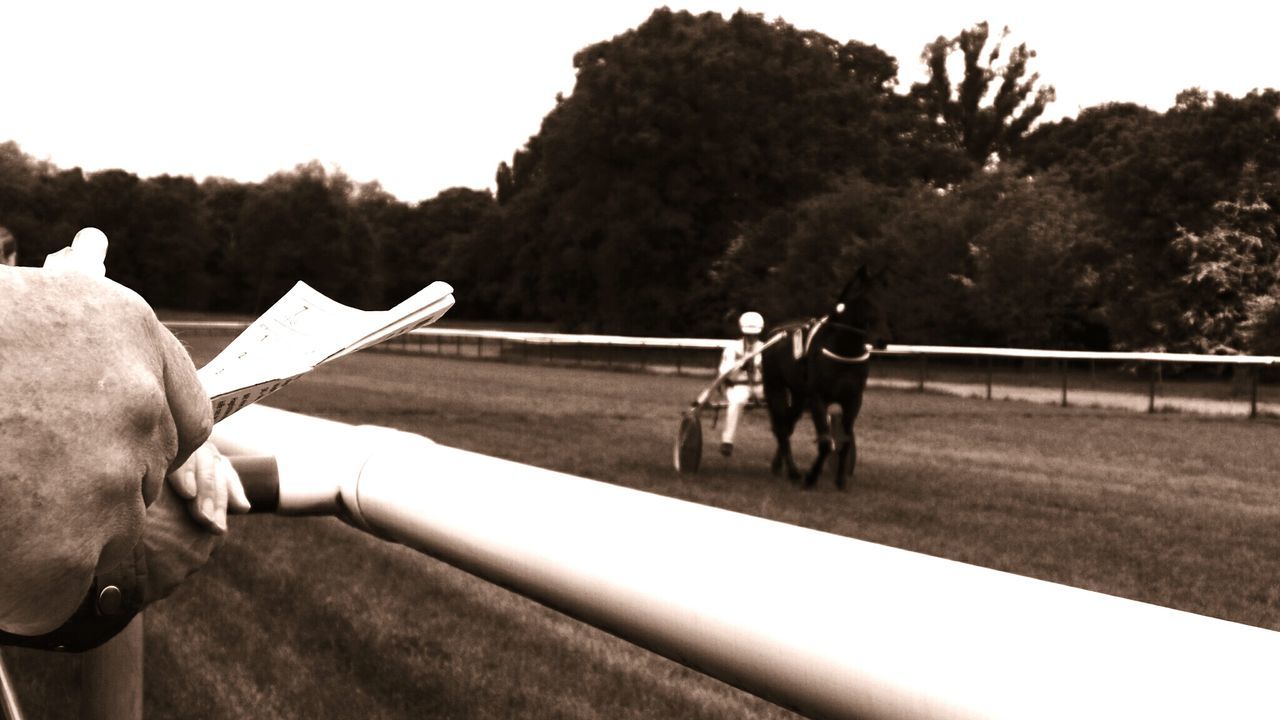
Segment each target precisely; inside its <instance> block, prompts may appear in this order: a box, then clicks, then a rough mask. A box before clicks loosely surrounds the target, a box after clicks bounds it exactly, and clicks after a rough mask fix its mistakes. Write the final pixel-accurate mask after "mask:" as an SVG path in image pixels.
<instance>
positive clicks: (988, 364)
mask: <svg viewBox="0 0 1280 720" xmlns="http://www.w3.org/2000/svg"><path fill="white" fill-rule="evenodd" d="M991 364H992V360H991V358H990V357H988V358H987V399H988V400H990V399H991V372H992V371H991Z"/></svg>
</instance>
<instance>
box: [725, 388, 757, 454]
mask: <svg viewBox="0 0 1280 720" xmlns="http://www.w3.org/2000/svg"><path fill="white" fill-rule="evenodd" d="M724 399H725V400H726V401H728V403H729V407H727V408H725V411H724V432H723V433H722V434H721V435H720V442H722V443H728V444H730V445H732V444H733V436H734V435H735V434H737V432H738V421H739V420H741V419H742V409H743V408H745V407H746V406H747V401H748V400H750V399H751V385H749V384H748V383H742V384H741V385H730V386H729V387H727V388H725V389H724Z"/></svg>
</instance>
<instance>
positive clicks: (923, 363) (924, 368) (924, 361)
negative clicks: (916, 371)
mask: <svg viewBox="0 0 1280 720" xmlns="http://www.w3.org/2000/svg"><path fill="white" fill-rule="evenodd" d="M928 372H929V356H928V355H921V356H920V383H919V385H918V386H917V387H916V390H917V391H919V392H924V379H925V375H926V374H927V373H928Z"/></svg>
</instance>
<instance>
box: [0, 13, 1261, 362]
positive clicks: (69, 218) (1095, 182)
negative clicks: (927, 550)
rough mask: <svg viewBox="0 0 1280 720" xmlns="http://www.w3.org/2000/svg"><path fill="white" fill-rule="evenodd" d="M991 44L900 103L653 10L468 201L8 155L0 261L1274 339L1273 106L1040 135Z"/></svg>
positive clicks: (582, 309)
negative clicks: (96, 247) (865, 270)
mask: <svg viewBox="0 0 1280 720" xmlns="http://www.w3.org/2000/svg"><path fill="white" fill-rule="evenodd" d="M1005 42H1006V37H1005V34H1003V33H992V32H991V30H990V28H989V27H988V26H987V25H986V24H985V23H983V24H978V25H976V26H974V27H971V28H967V29H965V30H963V31H961V32H959V33H958V34H956V35H954V36H947V35H943V36H939V37H938V38H936V39H935V40H934V41H932V42H929V43H927V44H925V45H923V46H922V53H921V56H920V58H919V61H920V62H923V63H924V64H925V66H926V68H927V70H928V73H929V74H928V80H927V81H925V82H923V83H919V84H916V85H914V86H912V87H910V88H906V89H902V88H899V87H898V80H897V75H898V67H899V66H898V60H897V59H896V58H893V57H891V56H889V55H888V54H886V53H885V52H883V51H882V50H880V49H879V48H877V47H875V46H874V45H869V44H865V43H862V42H858V41H848V42H839V41H836V40H834V39H832V38H829V37H827V36H825V35H823V34H821V33H818V32H814V31H805V30H800V29H797V28H795V27H793V26H791V25H789V24H788V23H786V22H784V21H782V20H777V21H773V22H768V21H766V20H764V19H763V18H762V17H761V16H758V15H753V14H750V13H745V12H739V13H737V14H735V15H733V16H732V17H729V18H725V17H723V16H721V15H718V14H715V13H707V14H701V15H694V14H690V13H687V12H672V11H670V10H667V9H660V10H657V11H655V12H654V13H653V14H652V15H651V16H650V18H649V19H648V20H647V21H645V22H644V23H643V24H642V25H640V26H639V27H637V28H635V29H632V30H629V31H627V32H624V33H622V34H620V35H618V36H616V37H614V38H612V39H610V40H607V41H604V42H600V43H597V44H595V45H592V46H589V47H587V48H584V49H583V50H581V51H580V52H579V53H577V54H576V55H575V57H574V59H573V62H574V66H575V68H576V71H577V80H576V84H575V87H574V89H573V92H572V93H571V94H570V95H569V96H567V97H557V98H556V104H555V107H554V108H553V109H552V110H551V112H550V113H548V115H547V116H546V117H545V118H544V119H543V121H542V124H541V127H540V129H539V131H538V132H537V134H535V135H533V136H532V137H530V138H529V140H528V142H527V143H526V144H525V145H524V146H523V147H521V148H520V149H518V150H517V151H516V152H515V153H514V155H513V157H512V159H511V161H510V162H504V163H502V164H500V165H499V167H498V168H497V171H496V177H495V186H496V192H493V193H491V192H489V191H484V190H472V189H467V188H453V189H450V190H446V191H444V192H442V193H440V194H439V195H437V196H436V197H434V198H431V199H429V200H425V201H423V202H420V203H416V204H408V203H404V202H401V201H399V200H397V199H395V198H394V197H392V196H390V195H389V194H387V193H385V192H383V191H382V190H381V189H380V188H379V187H378V186H377V185H376V184H358V183H354V182H352V181H351V180H350V179H349V178H347V177H346V176H345V175H343V174H342V173H340V172H327V171H326V170H325V169H324V168H323V167H322V166H321V165H319V164H318V163H312V164H308V165H304V166H299V167H297V168H294V169H292V170H289V171H284V172H280V173H278V174H276V175H273V176H272V177H270V178H268V179H266V180H265V181H263V182H259V183H241V182H234V181H230V180H225V179H217V178H211V179H208V180H205V181H203V182H196V181H194V180H193V179H191V178H187V177H172V176H160V177H153V178H146V179H143V178H139V177H137V176H136V175H133V174H131V173H127V172H124V171H120V170H110V171H105V172H96V173H91V174H86V173H84V172H82V171H81V170H79V169H72V170H63V169H59V168H57V167H53V166H51V165H49V164H48V163H42V162H38V161H36V160H34V159H32V158H30V157H28V156H27V155H25V154H23V153H22V151H21V149H20V148H19V147H18V146H16V145H15V144H14V143H7V144H4V145H0V225H4V226H7V227H8V228H9V229H10V230H12V231H13V233H14V234H15V235H16V236H18V238H19V239H20V242H21V246H20V258H19V259H20V262H23V263H25V264H36V263H38V262H39V261H40V260H42V259H43V257H44V255H45V254H46V253H48V252H51V251H53V250H56V249H58V248H60V247H62V246H64V245H65V244H66V243H67V241H68V240H69V239H70V238H71V237H72V235H74V233H75V231H76V230H77V229H79V228H80V227H82V226H86V225H93V226H96V227H99V228H101V229H102V230H103V231H105V232H106V233H107V235H108V236H109V237H110V238H111V241H112V252H111V254H110V256H109V257H108V261H107V262H108V272H109V273H110V275H111V276H112V277H114V278H115V279H117V280H118V281H120V282H122V283H124V284H126V285H128V286H130V287H133V288H134V289H135V290H137V291H138V292H140V293H141V294H142V295H143V296H144V297H146V298H147V299H148V300H149V301H150V302H151V303H152V304H153V305H155V306H158V307H166V308H174V309H190V310H207V311H219V312H238V313H257V312H260V311H261V310H263V309H264V308H265V307H266V306H267V305H269V304H270V303H271V302H273V301H274V300H275V299H276V298H277V297H279V296H280V295H281V294H283V292H285V291H286V290H287V289H288V288H289V287H290V286H291V285H292V284H293V282H295V281H296V280H299V279H301V280H305V281H306V282H308V283H310V284H312V285H314V286H315V287H317V288H318V289H320V290H321V291H323V292H325V293H326V294H328V295H330V296H332V297H334V298H336V299H338V300H340V301H342V302H345V303H349V304H352V305H356V306H360V307H385V306H389V305H391V304H394V303H395V302H398V301H399V300H401V299H403V298H404V297H406V296H407V295H409V294H410V293H412V292H413V291H414V290H416V289H418V288H420V287H422V286H423V285H425V284H426V283H428V282H430V281H431V280H436V279H441V280H446V281H448V282H450V283H451V284H453V285H454V287H455V288H456V289H457V295H458V298H459V302H458V305H457V307H456V308H455V309H454V310H453V311H452V312H451V315H453V316H455V317H468V318H476V319H487V320H537V321H544V322H552V323H555V324H557V325H558V326H559V327H561V328H562V329H565V330H569V331H587V330H591V331H603V332H619V333H654V334H670V335H688V334H710V335H723V334H725V333H727V332H730V331H731V330H732V318H734V317H736V315H737V313H739V312H741V311H743V310H746V309H757V310H760V311H761V312H763V313H765V316H766V318H769V319H771V320H782V319H787V318H793V317H802V316H806V315H811V314H815V313H818V312H821V311H822V310H823V308H824V307H825V306H826V305H827V304H828V303H829V301H830V299H831V298H832V297H834V296H835V294H836V293H837V292H838V290H839V288H840V287H841V286H842V284H843V282H844V280H845V278H847V277H849V276H851V274H852V273H853V272H854V270H855V269H856V268H858V267H860V266H867V267H869V268H870V269H871V270H872V273H873V275H875V276H876V277H878V278H879V287H880V288H881V293H882V294H883V296H884V297H883V298H882V304H883V305H884V307H885V308H886V310H887V311H888V313H889V320H890V323H891V326H892V327H893V330H894V339H895V341H898V342H920V343H950V344H969V345H973V344H993V345H1008V346H1023V347H1028V346H1029V347H1057V348H1085V349H1163V350H1185V351H1196V352H1222V353H1235V352H1265V353H1277V352H1280V240H1278V239H1277V236H1276V224H1277V215H1276V212H1275V211H1276V208H1277V207H1280V204H1278V203H1280V117H1278V115H1277V113H1280V93H1277V91H1275V90H1270V89H1268V90H1258V91H1254V92H1252V93H1250V94H1248V95H1247V96H1245V97H1241V98H1235V97H1231V96H1228V95H1224V94H1213V95H1210V94H1209V93H1206V92H1204V91H1201V90H1199V89H1195V88H1192V89H1188V90H1186V91H1184V92H1183V93H1181V94H1180V95H1179V96H1178V97H1177V99H1176V102H1175V104H1174V106H1173V107H1171V108H1170V109H1169V110H1167V111H1165V112H1157V111H1154V110H1150V109H1147V108H1143V107H1139V106H1136V105H1131V104H1109V105H1104V106H1099V107H1093V108H1088V109H1085V110H1083V111H1082V112H1080V114H1079V115H1078V117H1075V118H1067V119H1064V120H1061V121H1057V122H1041V123H1039V124H1037V120H1038V119H1039V118H1040V117H1041V115H1042V114H1043V112H1044V109H1045V108H1046V107H1047V106H1048V104H1049V103H1051V102H1052V101H1053V95H1054V91H1053V88H1052V87H1051V86H1049V85H1047V84H1045V83H1044V82H1043V81H1042V80H1041V78H1040V77H1039V76H1038V75H1037V74H1036V73H1034V72H1033V71H1032V68H1031V66H1032V64H1033V62H1034V58H1035V52H1034V51H1033V50H1031V49H1029V48H1028V47H1027V46H1026V45H1025V44H1020V45H1017V46H1016V47H1013V48H1007V47H1005ZM912 60H915V59H912ZM957 71H958V72H957ZM953 72H956V76H955V77H952V76H951V73H953ZM904 90H905V91H904Z"/></svg>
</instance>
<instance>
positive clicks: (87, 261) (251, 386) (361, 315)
mask: <svg viewBox="0 0 1280 720" xmlns="http://www.w3.org/2000/svg"><path fill="white" fill-rule="evenodd" d="M107 244H108V243H107V236H106V235H105V234H103V232H102V231H101V230H99V229H97V228H92V227H87V228H84V229H82V230H80V232H78V233H76V236H75V238H73V239H72V241H71V245H69V246H67V247H65V248H62V249H61V250H59V251H57V252H55V253H50V254H49V255H47V256H46V257H45V259H44V267H45V269H46V270H47V271H49V272H77V273H83V274H86V275H93V276H96V277H104V276H105V275H106V268H105V267H104V265H103V262H104V261H105V259H106V256H107ZM451 307H453V288H452V287H450V286H449V284H448V283H442V282H433V283H431V284H430V285H428V286H426V287H425V288H423V289H421V290H419V291H418V292H416V293H414V294H413V296H412V297H410V298H409V299H407V300H405V301H404V302H402V303H400V304H399V305H396V306H395V307H393V308H391V309H390V310H379V311H365V310H357V309H356V308H353V307H347V306H346V305H343V304H342V303H339V302H337V301H335V300H331V299H330V298H328V297H326V296H325V295H324V294H323V293H321V292H320V291H318V290H316V289H315V288H313V287H311V286H310V285H307V284H306V283H304V282H299V283H298V284H297V285H294V286H293V289H292V290H290V291H289V292H287V293H285V294H284V297H282V298H280V299H279V300H278V301H276V304H275V305H272V306H271V308H270V309H269V310H267V311H266V312H265V313H263V314H262V317H260V318H258V319H257V320H254V321H253V324H252V325H250V326H249V328H248V329H247V330H245V331H244V332H242V333H240V335H239V336H238V337H237V338H236V339H235V340H232V341H231V344H230V345H228V346H227V347H226V348H224V349H223V350H222V352H221V353H219V354H218V357H216V358H214V359H213V360H211V361H210V362H209V364H208V365H205V366H204V367H202V368H200V370H199V371H198V373H197V374H198V375H199V377H200V382H201V383H203V384H204V389H205V392H207V393H208V394H209V398H210V399H211V400H212V401H213V420H214V422H217V421H219V420H222V419H223V418H226V417H228V416H230V415H231V414H233V413H235V412H236V411H238V410H240V409H241V408H243V407H245V406H246V405H252V404H253V403H256V402H258V401H259V400H261V399H262V398H264V397H266V396H268V395H270V394H271V393H273V392H275V391H277V390H279V389H280V388H282V387H284V386H285V385H287V384H289V382H290V381H291V380H293V379H294V378H297V377H298V376H300V375H305V374H307V373H309V372H311V371H312V370H314V369H316V368H317V367H319V366H321V365H323V364H325V363H327V362H329V361H331V360H337V359H338V358H340V357H343V356H345V355H350V354H351V353H353V352H356V351H357V350H363V349H364V348H367V347H369V346H370V345H376V344H378V343H380V342H382V341H383V340H389V339H391V338H393V337H396V336H398V335H403V334H405V333H407V332H409V331H410V330H413V329H414V328H419V327H422V326H423V325H430V324H431V323H433V322H435V321H436V320H439V319H440V317H441V316H443V315H444V314H445V313H446V312H448V310H449V308H451Z"/></svg>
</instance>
